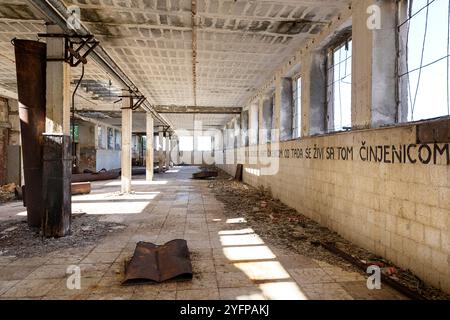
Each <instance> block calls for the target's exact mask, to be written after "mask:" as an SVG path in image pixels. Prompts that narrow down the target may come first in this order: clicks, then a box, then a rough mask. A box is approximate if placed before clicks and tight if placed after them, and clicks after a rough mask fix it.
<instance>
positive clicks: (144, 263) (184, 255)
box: [122, 239, 192, 285]
mask: <svg viewBox="0 0 450 320" xmlns="http://www.w3.org/2000/svg"><path fill="white" fill-rule="evenodd" d="M169 279H192V264H191V259H190V256H189V249H188V246H187V242H186V240H182V239H176V240H172V241H169V242H167V243H166V244H164V245H161V246H158V245H156V244H154V243H150V242H143V241H140V242H138V243H137V245H136V249H135V250H134V254H133V257H132V258H131V260H130V261H129V262H128V264H127V265H126V266H125V279H124V281H123V282H122V285H132V284H142V283H151V282H163V281H166V280H169Z"/></svg>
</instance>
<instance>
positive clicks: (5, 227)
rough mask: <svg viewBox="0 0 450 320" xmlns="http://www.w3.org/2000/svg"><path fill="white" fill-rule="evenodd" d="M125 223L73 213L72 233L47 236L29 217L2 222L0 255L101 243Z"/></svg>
mask: <svg viewBox="0 0 450 320" xmlns="http://www.w3.org/2000/svg"><path fill="white" fill-rule="evenodd" d="M125 228H126V226H125V225H122V224H118V223H113V222H103V221H99V220H98V218H97V217H94V216H89V215H73V216H72V226H71V234H70V235H68V236H66V237H62V238H44V237H42V236H41V235H40V231H39V230H37V229H32V228H30V227H29V226H28V224H27V221H26V220H8V221H2V222H0V257H1V256H10V257H17V258H31V257H35V256H43V255H45V254H47V253H50V252H53V251H57V250H60V249H65V248H67V249H69V248H76V247H83V246H88V245H92V244H96V243H98V241H99V240H100V239H101V238H103V237H104V236H106V235H107V234H108V233H110V232H120V230H121V229H125Z"/></svg>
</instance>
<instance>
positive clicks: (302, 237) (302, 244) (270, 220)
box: [208, 170, 450, 299]
mask: <svg viewBox="0 0 450 320" xmlns="http://www.w3.org/2000/svg"><path fill="white" fill-rule="evenodd" d="M208 186H209V188H211V189H212V191H213V193H214V195H215V197H216V199H217V200H219V201H221V202H222V203H224V204H225V215H227V216H229V217H243V218H245V220H246V221H247V222H248V224H249V225H250V226H251V227H252V228H253V230H254V231H255V232H256V233H257V234H258V235H259V236H261V238H262V239H263V240H264V241H265V242H266V243H268V244H273V245H276V246H278V247H281V248H284V249H288V250H292V251H293V252H296V253H299V254H301V255H304V256H307V257H310V258H314V259H316V260H320V261H324V262H327V263H329V264H331V265H337V266H339V267H341V268H343V269H345V270H347V271H357V272H361V269H359V268H357V267H356V266H354V265H353V264H350V263H349V262H347V261H346V260H344V259H343V258H341V257H339V256H338V255H336V254H334V253H331V252H330V251H329V250H327V249H325V248H324V247H322V246H321V245H318V244H319V243H332V244H333V245H334V246H336V247H337V248H339V249H340V250H342V251H344V252H345V253H347V254H349V255H351V256H352V257H353V258H356V259H358V260H359V261H361V262H363V263H368V264H376V265H378V266H380V267H381V270H382V272H383V273H384V274H385V275H388V276H390V277H391V278H392V279H394V280H396V281H397V282H400V283H401V284H403V285H404V286H406V287H408V288H410V289H411V290H413V291H415V292H417V293H419V294H420V295H422V296H423V297H425V298H426V299H450V295H447V294H445V293H443V292H442V291H440V290H438V289H435V288H433V287H431V286H429V285H427V284H425V283H424V282H423V281H421V280H420V279H419V278H417V277H416V276H414V275H413V274H412V273H411V272H410V271H409V270H404V269H402V268H399V267H397V266H395V265H394V264H393V263H392V262H391V261H388V260H386V259H383V258H381V257H379V256H376V255H374V254H373V253H371V252H369V251H367V250H365V249H362V248H360V247H357V246H356V245H354V244H352V243H351V242H349V241H347V240H345V239H343V238H342V237H341V236H339V235H338V234H337V233H335V232H333V231H331V230H329V229H328V228H325V227H323V226H321V225H319V224H318V223H317V222H315V221H313V220H312V219H310V218H308V217H306V216H304V215H302V214H300V213H299V212H297V211H296V210H295V209H293V208H290V207H288V206H286V205H285V204H283V203H281V202H280V201H279V200H277V199H274V198H273V197H272V195H271V192H270V190H267V189H264V188H254V187H251V186H249V185H246V184H244V183H242V182H238V181H235V180H234V179H233V178H232V177H231V176H230V175H228V174H227V173H225V172H224V171H222V170H219V176H218V177H217V178H216V179H215V180H214V181H211V182H210V183H209V185H208ZM365 275H366V276H367V274H365Z"/></svg>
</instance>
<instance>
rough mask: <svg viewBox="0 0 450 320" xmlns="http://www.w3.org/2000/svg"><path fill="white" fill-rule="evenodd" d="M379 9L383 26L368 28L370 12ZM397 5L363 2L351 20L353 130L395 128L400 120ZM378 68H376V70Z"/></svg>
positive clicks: (378, 0)
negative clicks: (398, 116) (389, 126)
mask: <svg viewBox="0 0 450 320" xmlns="http://www.w3.org/2000/svg"><path fill="white" fill-rule="evenodd" d="M371 5H376V6H377V8H380V12H379V18H380V19H381V20H380V22H381V25H380V26H379V27H380V28H379V29H378V28H377V26H375V25H372V26H371V28H369V26H370V25H368V22H369V23H370V22H371V21H369V20H368V19H369V15H368V14H367V8H368V7H369V6H371ZM396 5H397V4H396V1H389V0H362V1H356V2H355V4H354V6H353V17H352V24H353V27H352V39H353V52H352V127H353V128H369V127H379V126H382V125H387V124H394V123H395V122H396V118H397V102H396V93H395V90H392V88H395V87H396V86H397V83H396V82H397V77H396V75H395V70H396V57H397V51H396V37H397V31H396V11H397V10H396ZM374 66H376V68H375V67H374Z"/></svg>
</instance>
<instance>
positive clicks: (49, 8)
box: [28, 0, 170, 127]
mask: <svg viewBox="0 0 450 320" xmlns="http://www.w3.org/2000/svg"><path fill="white" fill-rule="evenodd" d="M28 2H29V3H30V4H31V5H33V6H34V7H35V8H37V9H38V10H39V11H40V12H42V13H43V14H44V15H45V16H47V18H48V19H49V20H50V21H52V22H53V23H56V24H57V25H58V26H60V27H61V28H62V29H63V31H64V32H65V33H66V34H68V35H71V36H75V35H89V34H91V33H90V32H89V30H88V29H87V28H86V27H85V26H84V25H83V24H82V22H80V30H79V31H78V32H75V31H74V30H73V29H71V28H69V27H68V24H67V19H68V17H69V14H68V12H67V7H66V6H65V5H64V4H63V3H62V2H61V1H60V0H28ZM91 57H92V59H93V60H94V61H95V62H97V63H98V64H99V65H100V66H101V67H103V68H104V69H105V70H106V71H107V72H111V75H112V76H113V78H114V79H116V81H118V82H119V83H120V84H122V85H123V86H125V87H126V88H128V89H129V90H131V91H135V92H137V93H139V89H138V88H137V87H136V85H135V84H134V83H133V81H132V80H131V79H130V78H128V76H127V75H126V74H125V72H123V71H122V70H121V69H120V67H119V66H118V65H117V64H116V63H115V62H114V60H113V59H112V58H111V57H110V56H109V54H108V53H107V52H106V51H105V50H104V49H103V48H102V47H101V46H100V45H98V46H96V47H95V49H94V50H93V51H92V52H91ZM141 107H142V108H143V109H144V110H145V111H147V112H150V113H151V114H152V115H153V116H154V117H155V118H156V119H157V120H158V121H160V122H161V123H163V124H165V125H167V126H169V127H170V124H168V123H167V121H166V120H165V119H164V118H163V117H161V116H160V115H159V114H158V113H157V112H156V111H155V110H154V108H153V107H152V106H151V105H150V104H149V103H148V102H144V103H143V104H142V105H141Z"/></svg>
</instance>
